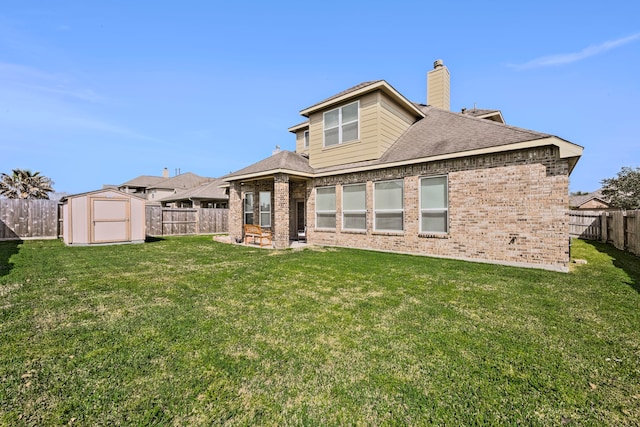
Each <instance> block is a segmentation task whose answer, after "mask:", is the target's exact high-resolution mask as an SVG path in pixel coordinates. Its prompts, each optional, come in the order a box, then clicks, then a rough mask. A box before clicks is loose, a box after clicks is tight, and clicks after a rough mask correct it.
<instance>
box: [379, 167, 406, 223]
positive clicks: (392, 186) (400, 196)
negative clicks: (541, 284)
mask: <svg viewBox="0 0 640 427" xmlns="http://www.w3.org/2000/svg"><path fill="white" fill-rule="evenodd" d="M373 200H374V214H375V217H374V218H375V220H374V223H375V224H374V225H375V230H377V231H402V230H403V229H404V227H403V218H404V182H403V180H401V179H399V180H396V181H383V182H376V183H375V187H374V194H373Z"/></svg>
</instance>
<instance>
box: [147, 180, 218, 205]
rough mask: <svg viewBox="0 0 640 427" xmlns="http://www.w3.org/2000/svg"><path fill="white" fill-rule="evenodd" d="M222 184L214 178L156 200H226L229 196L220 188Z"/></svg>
mask: <svg viewBox="0 0 640 427" xmlns="http://www.w3.org/2000/svg"><path fill="white" fill-rule="evenodd" d="M223 184H224V183H223V181H222V180H221V179H219V178H215V179H213V180H212V181H211V182H207V183H204V184H200V185H199V186H197V187H193V188H189V189H187V190H180V191H178V192H177V193H176V194H172V195H170V196H167V197H163V198H161V199H158V200H156V201H158V202H169V201H174V200H190V199H201V200H202V199H207V200H213V199H218V200H227V199H228V198H229V196H227V194H226V192H225V190H224V189H223V188H220V186H221V185H223Z"/></svg>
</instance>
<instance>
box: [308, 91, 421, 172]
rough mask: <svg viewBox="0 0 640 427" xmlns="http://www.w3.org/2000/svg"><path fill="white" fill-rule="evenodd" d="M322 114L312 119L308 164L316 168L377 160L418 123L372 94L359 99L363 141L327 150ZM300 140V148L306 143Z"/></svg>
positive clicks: (389, 101)
mask: <svg viewBox="0 0 640 427" xmlns="http://www.w3.org/2000/svg"><path fill="white" fill-rule="evenodd" d="M348 102H353V100H350V101H348ZM348 102H347V103H348ZM322 114H323V111H319V112H317V113H314V114H312V115H311V117H310V120H309V123H310V124H309V132H310V136H311V137H310V144H309V145H310V147H309V163H310V164H311V166H312V167H314V168H322V167H328V166H335V165H344V164H347V163H354V162H361V161H366V160H375V159H378V158H380V156H382V154H384V152H385V151H386V150H387V149H388V148H389V147H390V146H391V145H392V144H393V143H394V142H395V141H396V140H397V139H398V138H399V137H400V135H402V134H403V133H404V132H405V131H406V130H407V129H408V128H409V126H411V124H412V123H414V122H415V117H414V115H413V114H412V113H410V112H408V111H407V110H406V109H404V108H403V107H402V106H400V105H399V104H398V103H397V102H396V101H394V100H392V99H391V98H390V97H389V96H387V95H385V94H384V93H383V92H381V91H376V92H372V93H369V94H366V95H364V96H363V97H362V98H360V123H359V125H360V139H358V140H357V141H352V142H348V143H345V144H340V145H336V146H333V147H324V146H323V143H324V141H323V133H324V129H323V124H322V118H323V115H322ZM300 138H303V137H302V136H298V137H297V140H296V147H297V149H299V147H300V146H301V145H302V144H303V140H301V139H300ZM298 139H300V140H298Z"/></svg>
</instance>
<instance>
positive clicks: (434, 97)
mask: <svg viewBox="0 0 640 427" xmlns="http://www.w3.org/2000/svg"><path fill="white" fill-rule="evenodd" d="M449 79H450V77H449V70H447V68H446V67H441V68H438V69H435V70H431V71H429V73H428V75H427V104H429V105H432V106H434V107H438V108H442V109H443V110H449V107H450V103H449V97H450V95H449V93H450V91H451V88H450V80H449Z"/></svg>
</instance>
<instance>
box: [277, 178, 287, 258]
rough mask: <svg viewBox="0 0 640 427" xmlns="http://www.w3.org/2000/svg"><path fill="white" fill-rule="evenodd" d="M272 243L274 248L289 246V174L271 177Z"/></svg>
mask: <svg viewBox="0 0 640 427" xmlns="http://www.w3.org/2000/svg"><path fill="white" fill-rule="evenodd" d="M273 200H274V211H273V213H274V215H273V244H274V246H275V247H276V249H285V248H288V247H289V175H287V174H284V173H278V174H275V176H274V177H273Z"/></svg>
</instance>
